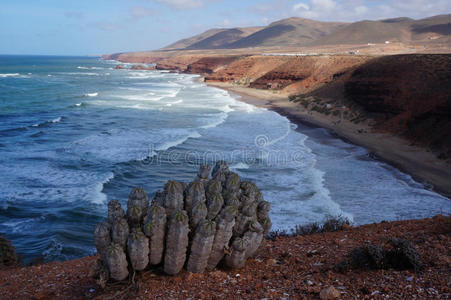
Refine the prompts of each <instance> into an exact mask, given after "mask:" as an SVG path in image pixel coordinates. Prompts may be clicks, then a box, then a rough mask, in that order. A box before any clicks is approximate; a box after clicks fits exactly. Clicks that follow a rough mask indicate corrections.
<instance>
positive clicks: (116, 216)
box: [94, 161, 271, 280]
mask: <svg viewBox="0 0 451 300" xmlns="http://www.w3.org/2000/svg"><path fill="white" fill-rule="evenodd" d="M269 211H270V204H269V203H268V202H266V201H264V200H263V195H262V193H261V192H260V191H259V190H258V188H257V186H256V185H255V184H254V183H252V182H249V181H243V180H241V178H240V176H239V175H238V174H236V173H234V172H231V171H230V170H229V167H228V165H227V163H226V162H224V161H219V162H217V163H216V165H215V166H214V168H213V171H212V174H211V177H210V167H209V166H208V165H203V166H201V167H200V169H199V171H198V173H197V175H196V177H195V178H194V180H193V182H191V183H189V184H185V183H181V182H178V181H168V182H167V183H166V184H165V186H164V189H163V191H157V192H156V193H155V196H154V198H153V200H152V201H151V203H149V197H148V196H147V194H146V192H145V191H144V189H142V188H134V189H133V190H132V192H131V193H130V196H129V199H128V201H127V210H126V212H124V210H123V209H122V206H121V204H120V203H119V201H117V200H113V201H111V202H109V203H108V219H107V220H106V221H105V222H102V223H100V224H98V225H97V226H96V228H95V231H94V244H95V246H96V248H97V252H98V253H99V255H100V260H101V262H99V265H100V266H104V267H103V268H99V269H102V270H104V271H103V272H107V273H108V274H107V275H108V276H107V277H108V278H111V279H114V280H124V279H125V278H127V277H128V276H129V273H130V272H134V271H142V270H145V269H146V268H148V267H153V266H161V267H162V268H163V270H164V272H165V273H167V274H169V275H175V274H177V273H179V272H180V270H181V269H182V268H183V267H184V266H185V267H186V269H187V270H188V271H189V272H195V273H202V272H204V270H205V269H207V270H213V269H214V268H216V267H217V266H218V265H220V264H221V265H224V266H226V267H229V268H241V267H243V266H244V264H245V262H246V260H247V259H248V258H249V257H251V256H253V255H255V253H256V252H257V250H258V248H259V247H260V245H261V244H262V241H263V238H264V236H265V235H266V234H267V233H268V231H269V230H270V228H271V220H270V218H269ZM221 262H222V263H221Z"/></svg>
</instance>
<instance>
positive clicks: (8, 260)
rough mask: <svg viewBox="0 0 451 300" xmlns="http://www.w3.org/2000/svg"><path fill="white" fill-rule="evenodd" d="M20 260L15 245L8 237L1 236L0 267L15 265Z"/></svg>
mask: <svg viewBox="0 0 451 300" xmlns="http://www.w3.org/2000/svg"><path fill="white" fill-rule="evenodd" d="M18 262H19V258H18V257H17V254H16V249H15V248H14V246H13V245H12V244H11V242H10V241H8V240H7V239H6V238H4V237H3V236H0V268H2V267H11V266H15V265H17V264H18Z"/></svg>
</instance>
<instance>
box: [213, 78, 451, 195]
mask: <svg viewBox="0 0 451 300" xmlns="http://www.w3.org/2000/svg"><path fill="white" fill-rule="evenodd" d="M205 83H206V84H207V85H208V86H212V87H216V88H220V89H223V90H226V91H228V92H230V93H231V94H235V95H238V96H239V97H236V99H237V100H238V101H242V102H245V103H248V104H252V105H255V106H258V107H262V108H266V109H269V110H272V111H274V112H276V113H278V114H280V115H282V116H285V117H287V118H288V119H289V120H290V121H291V122H293V123H294V124H297V125H298V124H302V125H306V126H310V127H320V128H324V129H326V130H328V131H329V132H330V134H332V135H333V136H335V137H338V138H340V139H342V140H344V141H345V142H347V143H350V144H354V145H358V146H360V147H363V148H365V149H366V150H367V151H368V153H369V155H370V156H371V157H372V158H374V159H377V160H379V161H382V162H385V163H387V164H389V165H391V166H394V167H395V168H397V169H399V170H400V171H402V172H404V173H406V174H408V175H410V176H411V177H412V178H413V179H414V180H415V181H417V182H419V183H421V184H423V185H424V186H425V188H426V189H430V190H433V191H435V192H437V193H439V194H441V195H443V196H444V197H447V198H450V197H451V185H450V184H449V183H450V182H451V166H450V165H449V164H447V163H446V162H445V161H440V160H439V159H437V158H436V157H435V155H434V154H432V153H431V152H427V151H426V150H425V149H423V148H421V147H416V146H411V145H409V144H408V142H407V141H405V140H403V139H402V138H400V137H396V136H394V135H391V134H388V133H377V132H372V129H371V127H370V126H368V125H367V124H358V125H356V124H353V123H351V122H349V121H346V120H340V118H337V117H332V116H326V115H323V114H320V113H317V112H307V111H306V110H305V109H303V107H302V106H301V105H298V104H296V103H293V102H290V101H289V99H288V98H287V97H285V96H281V95H278V94H275V93H273V92H270V91H267V90H258V89H253V88H246V87H240V86H236V85H233V84H230V83H223V82H205Z"/></svg>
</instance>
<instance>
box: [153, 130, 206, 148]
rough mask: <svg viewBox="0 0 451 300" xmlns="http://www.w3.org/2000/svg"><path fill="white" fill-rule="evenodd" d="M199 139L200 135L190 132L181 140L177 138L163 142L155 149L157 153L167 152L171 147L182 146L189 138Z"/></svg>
mask: <svg viewBox="0 0 451 300" xmlns="http://www.w3.org/2000/svg"><path fill="white" fill-rule="evenodd" d="M200 137H201V135H200V134H199V133H198V132H197V131H193V132H190V133H189V134H188V135H186V136H184V137H182V138H179V139H177V140H174V141H167V142H164V143H162V144H161V145H159V146H157V147H156V148H155V149H156V150H157V151H162V150H168V149H170V148H172V147H175V146H178V145H180V144H183V143H184V142H186V141H187V140H188V139H190V138H192V139H195V138H200Z"/></svg>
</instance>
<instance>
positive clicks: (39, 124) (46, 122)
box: [31, 117, 63, 127]
mask: <svg viewBox="0 0 451 300" xmlns="http://www.w3.org/2000/svg"><path fill="white" fill-rule="evenodd" d="M62 119H63V117H58V118H55V119H53V120H49V121H45V122H42V123H36V124H33V125H31V127H39V126H42V125H45V124H50V123H59V122H61V120H62Z"/></svg>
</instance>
